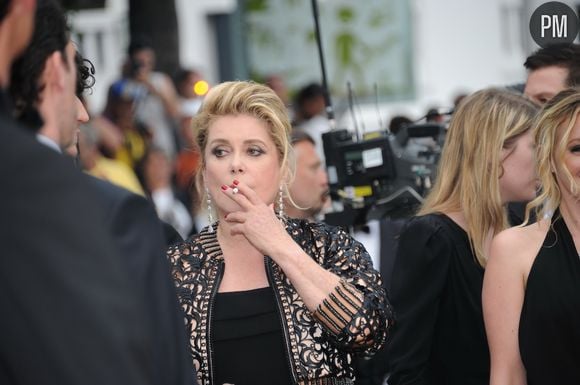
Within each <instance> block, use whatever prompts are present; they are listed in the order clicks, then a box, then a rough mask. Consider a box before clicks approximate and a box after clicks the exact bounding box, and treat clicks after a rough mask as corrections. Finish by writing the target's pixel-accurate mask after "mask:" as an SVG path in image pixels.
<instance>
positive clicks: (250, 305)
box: [213, 287, 292, 385]
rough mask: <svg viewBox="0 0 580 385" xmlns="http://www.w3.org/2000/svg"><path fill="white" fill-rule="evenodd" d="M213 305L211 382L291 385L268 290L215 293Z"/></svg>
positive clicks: (272, 299)
mask: <svg viewBox="0 0 580 385" xmlns="http://www.w3.org/2000/svg"><path fill="white" fill-rule="evenodd" d="M214 306H215V307H214V309H215V317H214V320H213V321H214V328H213V342H214V343H213V346H214V354H215V373H216V377H215V378H216V380H215V383H216V384H224V383H230V384H236V385H271V384H277V385H291V383H292V382H291V380H290V379H291V375H290V370H289V367H288V364H287V363H286V361H287V360H286V357H285V356H284V337H283V335H282V320H281V319H280V316H279V315H278V311H277V309H276V303H275V301H274V291H273V290H272V288H271V287H265V288H262V289H256V290H248V291H241V292H231V293H218V294H217V295H216V299H215V304H214ZM260 363H261V364H260Z"/></svg>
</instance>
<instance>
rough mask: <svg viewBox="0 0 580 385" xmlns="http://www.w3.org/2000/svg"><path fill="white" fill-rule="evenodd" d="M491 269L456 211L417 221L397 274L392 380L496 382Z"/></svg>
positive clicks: (394, 384)
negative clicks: (488, 307) (484, 292)
mask: <svg viewBox="0 0 580 385" xmlns="http://www.w3.org/2000/svg"><path fill="white" fill-rule="evenodd" d="M483 273H484V269H483V268H482V267H481V266H480V265H479V264H478V263H477V261H476V259H475V256H474V255H473V253H472V251H471V248H470V243H469V238H468V237H467V233H466V232H465V231H464V230H463V229H462V228H461V227H460V226H458V225H457V224H456V223H455V222H453V221H452V220H451V219H450V218H449V217H447V216H445V215H441V214H430V215H425V216H421V217H416V218H413V219H411V220H410V221H409V223H408V224H407V225H406V226H405V228H404V229H403V231H402V233H401V238H400V240H399V246H398V251H397V257H396V260H395V264H394V268H393V273H392V283H391V301H392V304H393V308H394V309H395V312H396V313H395V316H396V323H395V326H394V328H393V332H392V338H391V341H390V343H388V345H387V347H388V353H389V359H390V364H391V376H390V377H389V381H388V382H389V385H400V384H414V385H419V384H457V385H470V384H474V385H475V384H477V385H480V384H481V385H483V384H488V383H489V350H488V347H487V339H486V335H485V328H484V324H483V312H482V306H481V289H482V285H483Z"/></svg>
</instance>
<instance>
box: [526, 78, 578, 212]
mask: <svg viewBox="0 0 580 385" xmlns="http://www.w3.org/2000/svg"><path fill="white" fill-rule="evenodd" d="M579 115H580V88H569V89H567V90H564V91H562V92H560V93H558V94H557V95H556V96H554V98H552V99H551V100H550V101H549V102H548V103H546V105H545V106H544V107H543V108H542V110H541V111H540V114H539V116H538V119H537V120H536V122H535V124H534V127H533V131H534V140H535V141H536V162H537V166H538V177H539V178H540V183H541V186H542V190H541V192H540V194H539V195H538V196H537V197H536V199H534V200H533V201H531V202H530V203H529V204H528V205H527V207H526V222H527V221H528V218H529V215H530V212H531V211H532V210H535V212H536V215H537V216H536V217H537V218H543V217H544V216H546V215H547V214H550V213H551V211H552V210H554V209H556V208H557V207H558V206H560V202H561V200H562V192H561V190H560V186H559V185H558V180H557V179H556V174H555V171H556V166H555V165H556V164H558V165H563V167H562V170H563V173H564V177H565V178H566V181H567V182H568V184H569V186H570V191H571V192H572V194H573V195H575V196H576V195H578V193H579V192H580V186H578V184H577V183H576V181H575V180H574V176H573V175H572V173H570V170H568V168H567V167H566V166H565V163H564V155H565V153H566V147H567V145H568V140H569V138H570V135H571V133H572V129H573V128H574V126H575V125H576V122H577V121H578V119H579V118H580V117H579Z"/></svg>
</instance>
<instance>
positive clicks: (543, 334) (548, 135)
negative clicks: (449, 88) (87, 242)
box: [483, 89, 580, 385]
mask: <svg viewBox="0 0 580 385" xmlns="http://www.w3.org/2000/svg"><path fill="white" fill-rule="evenodd" d="M534 127H535V128H534V138H535V141H536V143H537V145H538V147H537V151H536V154H537V155H536V158H537V164H538V174H539V177H540V180H541V185H542V192H541V194H540V195H539V196H538V197H537V198H536V199H535V200H534V201H532V202H531V203H530V204H529V205H528V212H529V210H532V209H535V210H536V212H537V218H543V219H542V220H540V221H538V222H537V223H536V224H532V225H529V226H527V227H515V228H511V229H509V230H506V231H504V232H502V233H500V234H498V235H497V236H496V237H495V238H494V240H493V243H492V247H491V254H490V261H489V264H488V269H487V272H486V276H485V280H484V287H483V309H484V315H485V327H486V330H487V335H488V338H489V348H490V353H491V384H492V385H502V384H506V385H522V384H530V385H533V384H558V385H566V384H580V365H579V362H578V360H579V357H580V259H579V257H578V255H579V252H578V250H580V206H579V205H578V200H579V199H580V90H578V89H576V90H566V91H562V92H561V93H559V94H558V95H556V96H555V97H554V98H553V99H552V100H551V101H550V102H548V103H547V104H546V105H545V106H544V108H543V110H542V112H541V113H540V116H539V119H538V121H537V123H536V124H535V126H534Z"/></svg>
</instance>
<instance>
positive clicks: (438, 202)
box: [419, 88, 537, 267]
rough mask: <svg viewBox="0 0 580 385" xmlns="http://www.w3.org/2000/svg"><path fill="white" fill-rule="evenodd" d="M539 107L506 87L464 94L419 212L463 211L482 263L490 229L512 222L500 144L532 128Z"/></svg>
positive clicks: (479, 261)
mask: <svg viewBox="0 0 580 385" xmlns="http://www.w3.org/2000/svg"><path fill="white" fill-rule="evenodd" d="M536 110H537V109H536V107H535V105H534V104H533V103H532V102H530V101H529V100H527V99H525V98H524V97H522V96H520V95H518V94H515V93H513V92H510V91H508V90H503V89H495V88H489V89H484V90H481V91H478V92H476V93H474V94H472V95H470V96H468V97H467V98H465V99H464V100H463V101H462V102H461V104H460V106H459V107H458V109H457V110H456V111H455V113H454V115H453V118H452V119H451V122H450V125H449V129H448V132H447V137H446V139H445V145H444V148H443V153H442V155H441V160H440V162H439V167H438V175H437V180H436V182H435V185H434V186H433V188H432V190H431V191H430V193H429V195H428V196H427V198H426V200H425V202H424V204H423V206H422V207H421V209H420V211H419V215H425V214H431V213H450V212H456V211H462V212H463V214H464V216H465V220H466V225H467V229H466V230H467V235H468V237H469V241H470V243H471V248H472V251H473V253H474V255H475V258H476V259H477V262H478V263H479V264H480V265H481V266H482V267H485V265H486V263H487V256H486V255H485V253H484V244H485V241H486V239H487V237H488V236H489V231H490V229H491V230H492V231H493V233H494V234H495V233H497V232H499V231H501V230H503V229H505V228H506V227H507V225H508V221H507V214H506V210H505V208H504V207H503V204H502V199H501V194H500V187H499V179H500V177H501V176H502V174H503V169H502V165H501V163H502V156H501V155H502V149H504V148H507V149H509V148H510V147H511V146H513V142H514V140H515V139H516V138H517V137H518V136H520V135H521V134H523V133H525V132H527V131H528V130H529V129H530V128H531V126H532V121H533V119H534V116H535V114H536Z"/></svg>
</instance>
